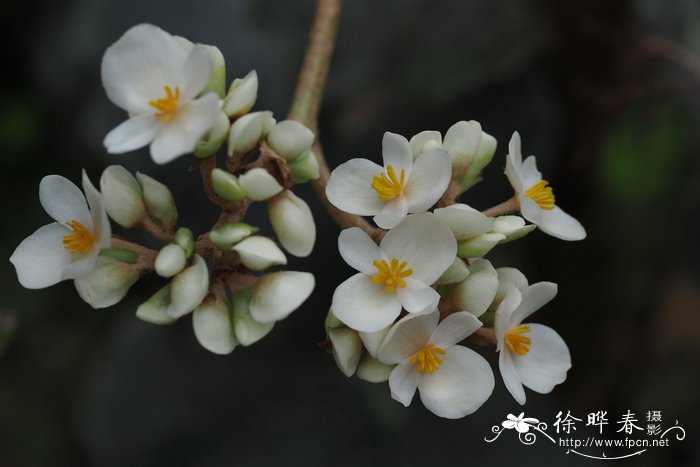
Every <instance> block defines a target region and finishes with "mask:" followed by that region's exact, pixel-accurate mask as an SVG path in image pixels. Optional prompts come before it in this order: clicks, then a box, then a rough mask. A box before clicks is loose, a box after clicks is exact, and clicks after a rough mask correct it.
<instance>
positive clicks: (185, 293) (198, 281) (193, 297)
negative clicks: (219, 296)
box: [166, 255, 209, 318]
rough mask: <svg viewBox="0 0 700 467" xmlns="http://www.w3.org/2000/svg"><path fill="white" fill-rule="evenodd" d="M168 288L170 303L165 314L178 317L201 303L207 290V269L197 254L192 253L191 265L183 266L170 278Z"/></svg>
mask: <svg viewBox="0 0 700 467" xmlns="http://www.w3.org/2000/svg"><path fill="white" fill-rule="evenodd" d="M170 284H171V289H170V305H169V306H168V309H167V311H166V312H167V314H168V315H169V316H170V317H172V318H179V317H181V316H183V315H186V314H187V313H190V312H191V311H194V309H195V308H197V307H198V306H199V304H200V303H202V300H204V297H206V296H207V292H208V290H209V269H207V263H205V262H204V259H202V257H201V256H199V255H194V259H193V261H192V265H191V266H190V267H188V268H185V269H184V270H183V271H182V272H181V273H180V274H178V275H177V276H175V278H174V279H173V280H172V282H171V283H170Z"/></svg>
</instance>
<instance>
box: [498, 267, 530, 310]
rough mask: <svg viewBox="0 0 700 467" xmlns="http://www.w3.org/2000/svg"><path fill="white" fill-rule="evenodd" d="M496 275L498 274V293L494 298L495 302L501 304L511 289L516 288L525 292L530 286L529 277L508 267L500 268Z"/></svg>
mask: <svg viewBox="0 0 700 467" xmlns="http://www.w3.org/2000/svg"><path fill="white" fill-rule="evenodd" d="M496 273H498V291H497V292H496V296H495V297H494V298H493V301H494V302H499V303H500V302H501V300H503V297H505V296H506V292H508V289H510V288H513V287H515V288H517V289H519V290H521V291H523V290H525V288H527V286H528V282H527V277H525V274H523V273H522V272H520V271H519V270H518V269H515V268H507V267H504V268H498V269H496Z"/></svg>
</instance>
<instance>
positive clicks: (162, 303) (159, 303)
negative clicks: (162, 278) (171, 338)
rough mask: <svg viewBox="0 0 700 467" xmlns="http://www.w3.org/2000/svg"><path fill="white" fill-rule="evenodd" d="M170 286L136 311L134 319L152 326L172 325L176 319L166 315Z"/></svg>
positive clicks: (154, 295)
mask: <svg viewBox="0 0 700 467" xmlns="http://www.w3.org/2000/svg"><path fill="white" fill-rule="evenodd" d="M171 288H172V287H171V285H170V284H168V285H166V286H165V287H163V288H162V289H160V290H159V291H158V292H156V293H155V294H153V296H152V297H151V298H149V299H148V300H146V301H145V302H143V303H142V304H141V305H139V307H138V308H137V309H136V317H137V318H139V319H141V320H143V321H146V322H147V323H152V324H172V323H174V322H175V320H176V318H173V317H172V316H170V315H168V313H167V311H168V307H169V306H170V291H171Z"/></svg>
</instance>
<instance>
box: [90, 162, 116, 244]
mask: <svg viewBox="0 0 700 467" xmlns="http://www.w3.org/2000/svg"><path fill="white" fill-rule="evenodd" d="M83 191H85V197H86V198H87V201H88V205H89V206H90V217H91V218H92V232H93V234H95V236H96V237H97V244H96V245H95V246H94V249H95V252H96V253H97V252H98V250H99V249H100V248H109V246H110V245H111V244H112V226H111V225H110V223H109V219H108V218H107V211H106V210H105V208H104V204H103V202H102V195H101V194H100V192H99V191H97V188H95V185H93V184H92V182H91V181H90V178H89V177H88V176H87V172H85V170H83Z"/></svg>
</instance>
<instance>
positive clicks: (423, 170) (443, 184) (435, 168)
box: [404, 149, 452, 212]
mask: <svg viewBox="0 0 700 467" xmlns="http://www.w3.org/2000/svg"><path fill="white" fill-rule="evenodd" d="M451 176H452V165H451V164H450V156H449V154H447V152H446V151H445V150H444V149H431V150H429V151H426V152H424V153H423V154H421V155H420V156H418V159H416V161H415V163H414V164H413V170H412V171H411V177H410V178H409V179H408V182H407V183H406V187H405V189H404V193H405V196H406V201H407V202H408V212H421V211H426V210H428V209H430V207H431V206H432V205H433V204H435V203H437V201H438V200H439V199H440V197H441V196H442V195H443V193H445V190H446V189H447V185H449V184H450V177H451Z"/></svg>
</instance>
